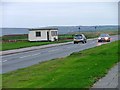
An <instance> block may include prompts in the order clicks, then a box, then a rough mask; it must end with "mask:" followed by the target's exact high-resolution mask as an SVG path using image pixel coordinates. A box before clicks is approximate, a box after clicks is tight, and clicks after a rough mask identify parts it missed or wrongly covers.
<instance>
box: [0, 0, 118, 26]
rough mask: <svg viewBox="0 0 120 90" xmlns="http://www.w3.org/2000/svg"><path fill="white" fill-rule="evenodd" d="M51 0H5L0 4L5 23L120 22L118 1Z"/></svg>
mask: <svg viewBox="0 0 120 90" xmlns="http://www.w3.org/2000/svg"><path fill="white" fill-rule="evenodd" d="M42 1H43V2H42ZM51 1H52V2H50V1H48V0H39V2H38V0H34V1H33V0H31V2H29V1H28V0H23V1H22V0H18V1H17V2H16V0H11V1H10V0H2V4H0V8H1V7H2V26H3V27H19V28H22V27H28V28H30V27H41V26H56V25H57V26H58V25H75V26H76V25H117V24H118V3H117V2H95V0H93V1H92V2H77V1H76V0H75V2H72V1H71V0H70V1H69V2H68V1H67V2H64V1H63V0H58V1H62V2H55V0H51ZM85 1H86V0H85ZM107 1H108V0H107ZM110 1H112V0H110ZM114 1H117V0H114Z"/></svg>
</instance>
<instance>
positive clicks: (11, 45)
mask: <svg viewBox="0 0 120 90" xmlns="http://www.w3.org/2000/svg"><path fill="white" fill-rule="evenodd" d="M70 41H71V40H61V41H55V42H29V41H21V42H6V43H2V44H0V45H2V48H0V50H1V49H2V51H5V50H12V49H19V48H25V47H32V46H41V45H48V44H56V43H64V42H70Z"/></svg>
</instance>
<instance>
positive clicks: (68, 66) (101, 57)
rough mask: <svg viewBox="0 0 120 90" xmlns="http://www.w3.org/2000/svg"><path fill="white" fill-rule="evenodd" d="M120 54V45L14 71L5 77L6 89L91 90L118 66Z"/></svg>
mask: <svg viewBox="0 0 120 90" xmlns="http://www.w3.org/2000/svg"><path fill="white" fill-rule="evenodd" d="M119 42H120V41H119ZM119 53H120V52H118V42H117V41H116V42H112V43H109V44H106V45H102V46H99V47H95V48H91V49H88V50H84V51H80V52H78V53H73V54H71V55H70V56H68V57H65V58H58V59H54V60H50V61H46V62H42V63H40V64H36V65H33V66H30V67H27V68H24V69H19V70H16V71H12V72H10V73H6V74H3V76H2V79H3V88H89V87H91V86H92V85H93V84H94V83H95V82H96V81H97V80H98V79H99V78H101V77H103V76H105V74H106V73H107V72H108V70H109V69H110V68H111V67H113V65H115V64H116V63H117V62H118V54H119Z"/></svg>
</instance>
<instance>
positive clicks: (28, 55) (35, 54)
mask: <svg viewBox="0 0 120 90" xmlns="http://www.w3.org/2000/svg"><path fill="white" fill-rule="evenodd" d="M39 54H41V53H36V54H33V55H26V56H22V57H19V58H26V57H30V56H36V55H39Z"/></svg>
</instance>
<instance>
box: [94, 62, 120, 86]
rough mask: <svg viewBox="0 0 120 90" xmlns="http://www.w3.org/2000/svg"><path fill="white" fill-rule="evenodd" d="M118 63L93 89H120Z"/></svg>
mask: <svg viewBox="0 0 120 90" xmlns="http://www.w3.org/2000/svg"><path fill="white" fill-rule="evenodd" d="M118 65H120V63H118V64H117V65H115V66H114V67H113V68H112V69H111V70H110V71H109V72H108V74H107V75H106V76H105V77H103V78H102V79H100V80H99V81H98V82H96V83H95V84H94V85H93V87H92V88H118V71H119V72H120V70H118Z"/></svg>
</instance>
